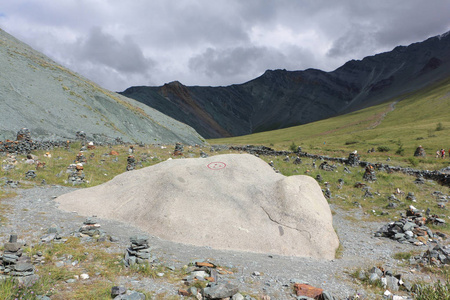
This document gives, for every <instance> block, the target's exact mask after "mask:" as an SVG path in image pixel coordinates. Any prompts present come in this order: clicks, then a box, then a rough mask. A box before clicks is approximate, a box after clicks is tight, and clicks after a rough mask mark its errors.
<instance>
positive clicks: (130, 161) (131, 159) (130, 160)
mask: <svg viewBox="0 0 450 300" xmlns="http://www.w3.org/2000/svg"><path fill="white" fill-rule="evenodd" d="M135 168H136V159H135V158H134V155H128V158H127V171H133V170H134V169H135Z"/></svg>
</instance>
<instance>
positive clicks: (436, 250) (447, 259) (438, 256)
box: [410, 244, 450, 267]
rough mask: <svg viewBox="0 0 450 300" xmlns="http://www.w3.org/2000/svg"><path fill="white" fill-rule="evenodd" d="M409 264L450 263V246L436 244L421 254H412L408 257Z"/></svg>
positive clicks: (436, 264)
mask: <svg viewBox="0 0 450 300" xmlns="http://www.w3.org/2000/svg"><path fill="white" fill-rule="evenodd" d="M410 263H411V264H423V265H435V266H438V267H440V266H442V265H450V246H449V245H446V246H441V245H439V244H438V245H436V246H434V247H433V248H432V249H428V250H427V251H425V252H424V253H423V254H421V255H417V256H414V257H412V258H411V259H410Z"/></svg>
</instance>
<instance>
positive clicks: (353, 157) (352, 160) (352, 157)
mask: <svg viewBox="0 0 450 300" xmlns="http://www.w3.org/2000/svg"><path fill="white" fill-rule="evenodd" d="M360 161H361V157H360V156H359V154H357V153H356V152H352V153H350V154H349V155H348V159H347V164H348V165H349V166H351V167H357V166H359V163H360Z"/></svg>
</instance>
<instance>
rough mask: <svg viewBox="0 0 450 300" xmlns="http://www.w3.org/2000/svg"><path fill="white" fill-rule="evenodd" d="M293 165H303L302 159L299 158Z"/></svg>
mask: <svg viewBox="0 0 450 300" xmlns="http://www.w3.org/2000/svg"><path fill="white" fill-rule="evenodd" d="M292 163H293V164H294V165H300V164H301V163H302V159H301V158H300V157H298V156H297V157H296V158H295V159H294V161H293V162H292Z"/></svg>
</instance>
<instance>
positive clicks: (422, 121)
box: [208, 78, 450, 165]
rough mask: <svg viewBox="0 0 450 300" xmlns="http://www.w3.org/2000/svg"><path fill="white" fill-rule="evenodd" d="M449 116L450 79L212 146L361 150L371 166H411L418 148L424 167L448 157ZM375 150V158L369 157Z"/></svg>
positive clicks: (337, 151)
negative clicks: (389, 162) (440, 155)
mask: <svg viewBox="0 0 450 300" xmlns="http://www.w3.org/2000/svg"><path fill="white" fill-rule="evenodd" d="M449 116H450V78H448V79H446V80H444V81H441V82H439V83H436V84H434V85H432V86H430V87H427V88H425V89H422V90H420V91H418V92H415V93H413V94H409V95H408V94H407V95H403V96H402V97H399V98H395V99H391V100H390V101H388V102H385V103H383V104H381V105H377V106H373V107H370V108H367V109H363V110H360V111H357V112H353V113H349V114H346V115H342V116H339V117H335V118H330V119H327V120H321V121H318V122H314V123H309V124H306V125H301V126H295V127H290V128H285V129H281V130H275V131H267V132H262V133H257V134H252V135H246V136H240V137H234V138H227V139H214V140H209V141H208V142H209V143H210V144H234V145H236V144H240V145H246V144H254V145H258V144H263V145H266V146H269V145H270V146H272V147H273V148H275V149H288V148H289V147H290V145H291V144H292V143H294V144H296V145H299V146H302V149H303V151H306V152H311V153H317V154H328V155H332V156H346V155H347V153H348V152H351V151H354V150H357V151H358V153H361V154H362V156H363V157H362V158H363V159H367V160H369V161H370V160H379V159H382V158H387V157H391V158H392V159H393V160H398V161H399V162H402V161H409V160H408V158H410V157H412V156H413V154H414V151H415V149H416V148H417V146H419V145H422V146H423V147H424V149H425V151H426V153H427V159H426V160H422V161H421V162H423V163H432V162H433V161H434V160H435V159H434V158H435V153H436V150H438V149H441V148H445V149H446V152H447V151H448V149H449V147H450V140H449V138H448V137H449V132H450V118H449ZM379 147H381V148H379ZM372 148H374V149H375V152H374V153H367V151H368V150H369V149H372ZM378 150H388V151H384V152H382V151H378ZM431 159H433V161H431ZM413 163H414V162H413ZM442 163H443V162H442ZM444 165H445V163H444Z"/></svg>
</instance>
